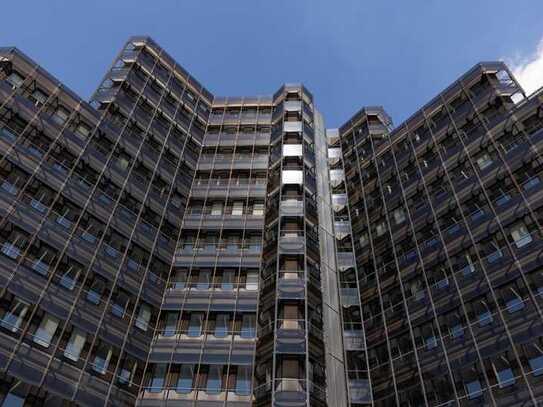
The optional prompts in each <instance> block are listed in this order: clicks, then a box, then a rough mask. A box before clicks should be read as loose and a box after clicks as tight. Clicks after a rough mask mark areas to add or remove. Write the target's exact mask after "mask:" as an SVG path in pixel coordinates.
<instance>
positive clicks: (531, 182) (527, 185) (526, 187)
mask: <svg viewBox="0 0 543 407" xmlns="http://www.w3.org/2000/svg"><path fill="white" fill-rule="evenodd" d="M540 182H541V181H540V179H539V177H538V176H537V175H536V176H534V177H532V178H530V179H528V180H527V181H526V182H525V183H524V184H523V185H522V187H523V188H524V190H525V191H528V190H530V189H532V188H534V187H536V186H537V185H539V183H540Z"/></svg>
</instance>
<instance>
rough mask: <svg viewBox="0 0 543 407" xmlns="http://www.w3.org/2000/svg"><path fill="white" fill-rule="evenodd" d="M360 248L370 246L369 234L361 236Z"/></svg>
mask: <svg viewBox="0 0 543 407" xmlns="http://www.w3.org/2000/svg"><path fill="white" fill-rule="evenodd" d="M359 240H360V246H361V247H365V246H366V245H367V244H368V234H367V233H363V234H361V235H360V239H359Z"/></svg>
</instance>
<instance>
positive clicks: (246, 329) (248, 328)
mask: <svg viewBox="0 0 543 407" xmlns="http://www.w3.org/2000/svg"><path fill="white" fill-rule="evenodd" d="M240 336H241V337H242V338H244V339H253V338H254V337H255V336H256V316H255V315H254V314H243V318H242V320H241V332H240Z"/></svg>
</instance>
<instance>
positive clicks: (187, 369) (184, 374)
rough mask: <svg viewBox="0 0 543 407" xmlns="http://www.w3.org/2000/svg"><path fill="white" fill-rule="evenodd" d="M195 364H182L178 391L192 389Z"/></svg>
mask: <svg viewBox="0 0 543 407" xmlns="http://www.w3.org/2000/svg"><path fill="white" fill-rule="evenodd" d="M192 370H193V366H192V365H181V371H180V372H179V378H178V379H177V383H176V386H175V391H176V392H177V393H190V392H191V391H192V381H193V377H194V375H193V372H192Z"/></svg>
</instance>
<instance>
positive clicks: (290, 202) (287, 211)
mask: <svg viewBox="0 0 543 407" xmlns="http://www.w3.org/2000/svg"><path fill="white" fill-rule="evenodd" d="M279 211H280V214H281V216H303V215H304V201H303V200H302V199H284V200H282V201H281V203H280V205H279Z"/></svg>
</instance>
